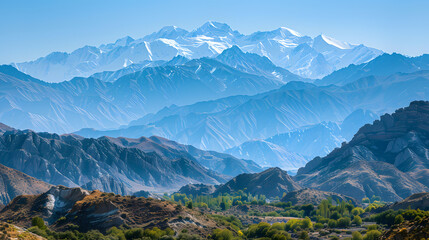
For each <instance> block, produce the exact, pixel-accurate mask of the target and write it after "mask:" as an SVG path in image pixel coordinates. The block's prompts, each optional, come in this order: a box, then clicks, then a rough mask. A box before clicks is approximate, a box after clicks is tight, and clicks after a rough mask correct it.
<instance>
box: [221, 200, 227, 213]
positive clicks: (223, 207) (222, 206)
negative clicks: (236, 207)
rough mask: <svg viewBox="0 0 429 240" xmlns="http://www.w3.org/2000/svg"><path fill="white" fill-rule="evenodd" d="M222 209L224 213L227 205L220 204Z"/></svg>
mask: <svg viewBox="0 0 429 240" xmlns="http://www.w3.org/2000/svg"><path fill="white" fill-rule="evenodd" d="M220 209H222V211H225V210H226V203H225V202H221V203H220Z"/></svg>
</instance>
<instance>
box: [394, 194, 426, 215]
mask: <svg viewBox="0 0 429 240" xmlns="http://www.w3.org/2000/svg"><path fill="white" fill-rule="evenodd" d="M387 208H388V209H393V210H399V209H420V210H425V211H429V193H427V192H422V193H415V194H413V195H411V196H409V197H407V198H405V199H404V200H402V201H400V202H396V203H394V204H392V205H390V206H388V207H387Z"/></svg>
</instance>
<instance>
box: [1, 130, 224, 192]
mask: <svg viewBox="0 0 429 240" xmlns="http://www.w3.org/2000/svg"><path fill="white" fill-rule="evenodd" d="M0 163H1V164H4V165H6V166H8V167H11V168H14V169H17V170H19V171H22V172H24V173H26V174H28V175H30V176H32V177H35V178H38V179H41V180H43V181H45V182H48V183H50V184H54V185H65V186H67V187H78V186H84V187H85V188H87V189H100V190H103V191H106V192H115V193H121V194H128V193H130V192H131V191H132V192H134V191H140V190H153V189H155V188H156V189H157V190H159V191H167V190H177V189H179V188H180V187H181V186H183V185H185V184H188V183H206V184H219V183H221V182H225V179H226V177H225V176H223V175H221V174H218V173H215V172H213V171H210V170H208V169H206V168H204V167H203V166H201V165H200V164H199V163H198V162H197V161H196V160H195V159H193V158H186V157H180V156H178V157H177V158H165V157H163V156H160V155H159V154H157V153H156V152H149V153H146V152H144V151H142V150H140V149H138V148H131V147H124V146H121V145H118V144H116V143H114V142H113V141H111V140H109V139H107V138H100V139H92V138H91V139H88V138H82V137H80V136H76V135H61V136H60V135H57V134H50V133H35V132H33V131H28V130H27V131H14V132H5V133H4V134H3V135H0Z"/></svg>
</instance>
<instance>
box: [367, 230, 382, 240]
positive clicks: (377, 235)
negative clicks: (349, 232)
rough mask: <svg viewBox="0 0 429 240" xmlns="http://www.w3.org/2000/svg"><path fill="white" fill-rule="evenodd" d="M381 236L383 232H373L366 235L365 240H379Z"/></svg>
mask: <svg viewBox="0 0 429 240" xmlns="http://www.w3.org/2000/svg"><path fill="white" fill-rule="evenodd" d="M380 236H381V232H380V231H378V230H371V231H369V232H367V233H366V234H365V236H364V237H363V239H364V240H377V239H379V238H380Z"/></svg>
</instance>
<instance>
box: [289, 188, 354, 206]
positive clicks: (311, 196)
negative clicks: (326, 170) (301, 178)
mask: <svg viewBox="0 0 429 240" xmlns="http://www.w3.org/2000/svg"><path fill="white" fill-rule="evenodd" d="M324 199H331V200H332V204H336V203H337V201H340V202H342V201H345V202H350V201H351V202H352V203H353V205H355V206H357V205H359V203H358V201H357V200H356V199H354V198H352V197H348V196H345V195H342V194H338V193H333V192H325V191H319V190H315V189H310V188H305V189H301V190H298V191H293V192H288V193H287V194H286V195H285V196H284V197H283V198H282V199H281V201H282V202H291V203H292V204H293V205H303V204H313V205H319V204H320V203H321V202H322V200H324Z"/></svg>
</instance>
